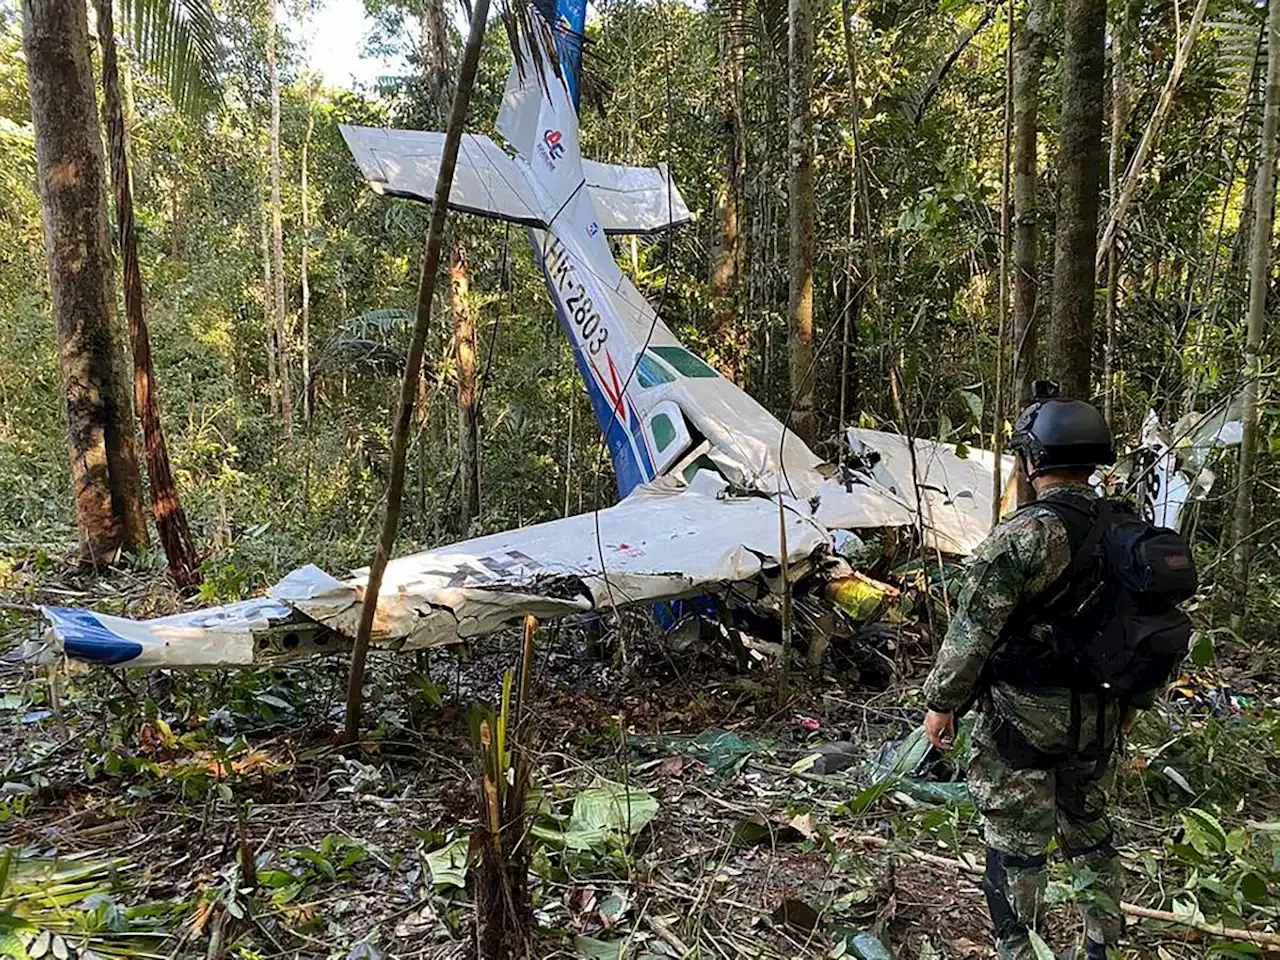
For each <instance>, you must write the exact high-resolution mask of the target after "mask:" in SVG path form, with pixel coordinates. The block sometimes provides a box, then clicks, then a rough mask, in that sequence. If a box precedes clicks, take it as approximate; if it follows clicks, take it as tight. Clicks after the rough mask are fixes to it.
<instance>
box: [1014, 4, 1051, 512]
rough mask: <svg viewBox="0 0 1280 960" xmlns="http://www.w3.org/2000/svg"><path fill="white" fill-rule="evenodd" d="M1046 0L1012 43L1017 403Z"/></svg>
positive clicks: (1033, 276)
mask: <svg viewBox="0 0 1280 960" xmlns="http://www.w3.org/2000/svg"><path fill="white" fill-rule="evenodd" d="M1048 21H1049V4H1048V0H1030V2H1029V3H1028V4H1027V14H1026V18H1025V19H1024V20H1023V23H1022V26H1021V29H1020V30H1019V31H1018V34H1017V37H1016V38H1015V40H1014V46H1013V218H1014V219H1013V378H1012V386H1011V389H1010V393H1011V394H1012V398H1013V402H1014V404H1015V405H1016V406H1017V407H1018V408H1019V409H1021V408H1022V407H1025V406H1026V405H1027V404H1029V403H1030V402H1031V377H1032V372H1033V371H1034V369H1035V365H1036V344H1037V341H1038V339H1039V337H1038V333H1037V330H1036V302H1037V299H1038V296H1039V289H1040V281H1039V273H1040V266H1039V249H1038V248H1039V240H1040V227H1039V222H1038V221H1039V210H1038V206H1037V197H1036V195H1037V192H1038V186H1039V182H1038V178H1039V174H1038V172H1037V154H1038V148H1037V141H1038V138H1039V120H1040V71H1041V68H1042V67H1043V64H1044V55H1045V50H1046V48H1047V47H1048V35H1049V22H1048ZM1017 477H1018V492H1017V502H1018V504H1019V505H1022V504H1026V503H1029V502H1030V501H1031V499H1032V497H1031V485H1030V483H1029V482H1028V481H1027V478H1026V477H1025V476H1024V475H1023V474H1022V471H1021V470H1019V471H1017Z"/></svg>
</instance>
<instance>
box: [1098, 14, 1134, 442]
mask: <svg viewBox="0 0 1280 960" xmlns="http://www.w3.org/2000/svg"><path fill="white" fill-rule="evenodd" d="M1132 9H1133V6H1132V4H1127V5H1126V8H1125V15H1124V17H1123V19H1122V20H1121V24H1120V27H1119V29H1118V30H1116V32H1115V35H1114V36H1113V37H1112V41H1111V143H1110V144H1109V145H1108V146H1109V149H1108V152H1107V193H1108V196H1109V199H1110V202H1111V219H1112V220H1114V221H1115V222H1116V224H1117V227H1116V229H1119V223H1120V216H1119V215H1120V214H1121V213H1122V211H1120V209H1119V199H1118V198H1119V195H1120V176H1121V168H1122V166H1123V164H1124V128H1125V124H1126V123H1127V122H1128V118H1129V80H1128V78H1127V77H1126V76H1125V72H1124V56H1125V44H1127V43H1128V42H1129V34H1130V31H1131V27H1132V23H1131V19H1130V12H1131V11H1132ZM1119 295H1120V255H1119V249H1118V245H1117V244H1116V242H1115V241H1114V240H1112V241H1111V242H1110V243H1109V244H1108V246H1107V341H1106V349H1105V351H1104V353H1103V358H1102V383H1103V389H1104V391H1105V393H1104V394H1103V396H1104V398H1105V400H1104V409H1103V415H1104V416H1105V417H1106V418H1107V422H1108V423H1111V422H1112V418H1113V417H1114V415H1115V394H1116V384H1115V362H1116V358H1115V354H1116V324H1117V322H1118V317H1117V313H1116V311H1117V307H1118V305H1119Z"/></svg>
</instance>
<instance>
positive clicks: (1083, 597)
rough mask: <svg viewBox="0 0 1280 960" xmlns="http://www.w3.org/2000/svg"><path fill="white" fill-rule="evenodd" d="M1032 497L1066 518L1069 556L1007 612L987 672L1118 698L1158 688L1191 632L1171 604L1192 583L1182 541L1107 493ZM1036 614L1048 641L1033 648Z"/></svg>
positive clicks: (1191, 590) (1190, 590)
mask: <svg viewBox="0 0 1280 960" xmlns="http://www.w3.org/2000/svg"><path fill="white" fill-rule="evenodd" d="M1036 505H1037V506H1039V507H1046V508H1048V509H1049V510H1051V511H1053V513H1054V515H1055V516H1057V517H1058V519H1060V520H1061V521H1062V522H1063V523H1064V524H1065V525H1066V527H1067V530H1068V534H1069V536H1070V538H1071V544H1072V558H1071V563H1070V564H1069V565H1068V567H1067V569H1066V570H1065V571H1064V572H1063V574H1062V575H1061V576H1060V577H1059V578H1058V580H1057V581H1055V583H1054V584H1053V585H1051V586H1050V587H1049V588H1048V589H1047V590H1046V591H1045V593H1044V594H1043V595H1042V596H1041V597H1038V598H1036V600H1035V602H1034V603H1033V604H1029V605H1028V610H1027V611H1026V612H1023V613H1021V614H1015V616H1014V617H1013V618H1011V621H1010V628H1011V629H1010V633H1009V634H1008V642H1006V643H1005V644H1003V645H1002V646H1003V649H1001V650H1000V651H999V653H998V654H997V657H996V663H995V667H996V669H995V678H996V679H1004V680H1007V681H1009V682H1012V683H1015V684H1018V683H1022V684H1025V685H1029V686H1067V685H1070V686H1072V687H1074V688H1076V689H1080V690H1092V691H1103V692H1106V693H1107V694H1109V695H1112V696H1115V697H1118V698H1121V699H1128V698H1130V697H1134V696H1138V695H1141V694H1144V693H1148V692H1150V691H1152V690H1156V689H1157V688H1159V687H1162V686H1163V685H1164V684H1165V683H1167V682H1168V681H1169V679H1170V677H1171V676H1172V674H1173V672H1174V671H1175V670H1176V669H1177V668H1178V666H1179V665H1180V664H1181V663H1182V660H1183V658H1184V657H1185V656H1186V653H1187V647H1188V646H1189V644H1190V640H1191V620H1190V619H1189V618H1188V617H1187V615H1186V614H1185V613H1184V612H1183V611H1182V610H1180V609H1179V608H1178V604H1180V603H1182V602H1183V601H1185V600H1189V599H1190V598H1191V597H1192V596H1194V595H1195V592H1196V588H1197V586H1198V581H1197V578H1196V568H1195V562H1194V560H1193V559H1192V557H1191V550H1190V548H1189V547H1188V546H1187V543H1186V541H1185V540H1184V539H1183V538H1182V537H1181V536H1180V535H1179V534H1178V533H1177V532H1176V531H1174V530H1170V529H1168V528H1166V527H1157V526H1156V525H1155V524H1153V523H1151V522H1149V521H1147V520H1144V519H1143V518H1142V517H1140V516H1138V515H1136V514H1135V513H1134V512H1133V511H1132V510H1131V509H1130V508H1129V506H1128V505H1127V504H1124V503H1120V502H1116V501H1110V500H1096V501H1091V500H1089V499H1087V498H1085V497H1077V496H1070V495H1068V496H1058V497H1052V498H1049V499H1047V500H1042V501H1037V503H1036ZM1037 622H1038V623H1047V624H1051V625H1052V635H1053V640H1054V642H1053V643H1052V644H1051V647H1052V649H1050V650H1045V649H1043V644H1036V645H1035V646H1039V647H1041V649H1038V650H1037V649H1033V644H1032V642H1031V639H1030V628H1031V626H1032V625H1034V624H1035V623H1037ZM1064 680H1067V681H1068V682H1066V683H1064Z"/></svg>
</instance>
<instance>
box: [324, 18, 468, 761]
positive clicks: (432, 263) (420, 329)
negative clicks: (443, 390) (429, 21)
mask: <svg viewBox="0 0 1280 960" xmlns="http://www.w3.org/2000/svg"><path fill="white" fill-rule="evenodd" d="M488 16H489V0H475V6H474V7H473V9H472V14H471V30H470V33H469V35H468V36H467V46H466V49H465V50H464V51H463V55H462V66H461V67H460V68H459V70H458V85H457V89H456V91H455V92H454V95H453V107H452V109H451V110H450V111H449V125H448V127H447V129H446V132H445V141H444V153H443V155H442V156H441V159H440V172H439V174H438V175H437V177H436V192H435V199H434V202H433V203H432V204H431V223H430V226H429V227H428V229H427V241H426V246H425V248H424V251H423V255H422V272H421V274H420V275H419V278H418V306H417V312H416V317H415V319H414V325H413V338H412V339H411V340H410V343H409V356H408V358H407V359H406V361H405V369H404V376H403V378H402V379H401V381H400V402H399V406H398V408H397V413H396V421H395V430H394V431H393V433H392V436H391V476H390V478H389V479H388V481H387V509H386V513H385V514H384V515H383V519H382V532H381V534H380V535H379V537H378V545H377V549H376V550H375V551H374V555H373V563H372V564H370V566H369V579H368V581H367V583H366V585H365V593H364V601H363V603H362V604H361V606H360V626H359V629H358V630H357V632H356V642H355V645H354V647H353V648H352V650H351V672H350V674H349V675H348V678H347V722H346V739H347V741H348V742H351V741H354V740H355V739H356V737H357V736H358V735H359V733H360V718H361V714H362V713H363V709H364V668H365V659H366V657H367V656H368V652H369V639H370V637H371V636H372V634H373V621H374V617H375V615H376V614H377V609H378V593H379V591H380V590H381V589H382V576H383V574H384V573H385V572H386V569H387V563H388V562H389V561H390V559H391V550H392V548H393V547H394V546H395V540H396V528H397V527H398V526H399V523H400V506H401V499H402V497H403V495H404V474H405V455H406V453H407V451H408V440H409V424H410V421H411V420H412V419H413V411H414V407H415V405H416V400H417V392H418V371H419V370H420V369H421V367H422V352H423V347H424V346H425V344H426V340H427V329H428V327H429V326H430V323H431V300H432V297H433V296H434V295H435V289H436V273H437V271H438V269H439V266H440V246H441V241H442V240H443V239H444V223H445V217H446V216H447V214H448V211H449V204H448V200H449V191H450V190H451V189H452V187H453V172H454V169H455V167H456V166H457V163H458V147H459V145H460V144H461V142H462V129H463V126H464V125H465V123H466V119H467V104H468V102H469V101H470V99H471V88H472V86H473V85H474V84H475V79H476V65H477V64H478V63H479V60H480V45H481V42H482V41H483V40H484V28H485V23H486V21H487V19H488Z"/></svg>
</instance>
